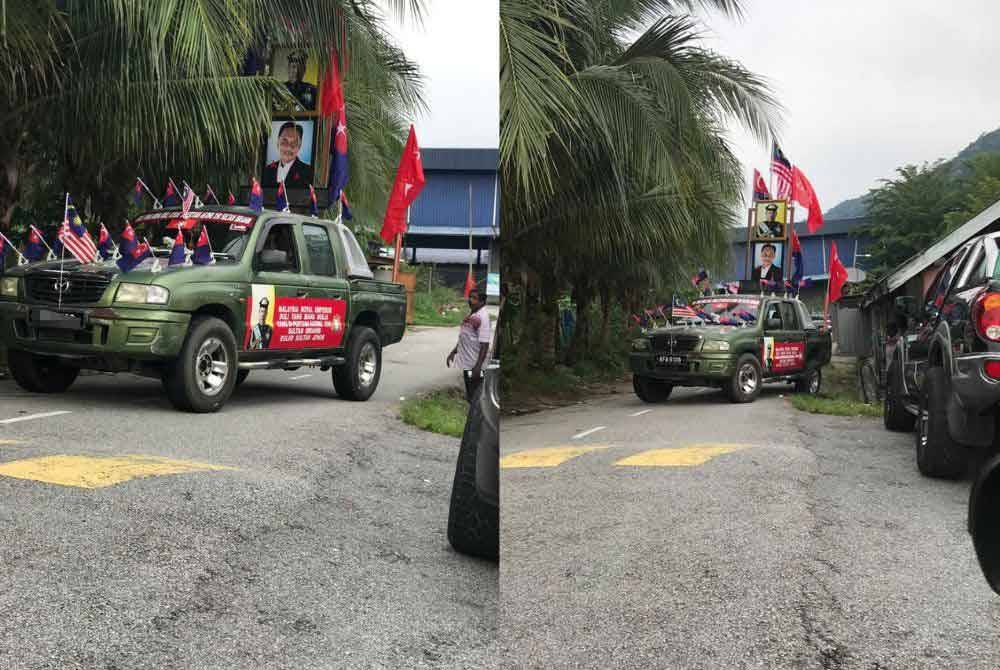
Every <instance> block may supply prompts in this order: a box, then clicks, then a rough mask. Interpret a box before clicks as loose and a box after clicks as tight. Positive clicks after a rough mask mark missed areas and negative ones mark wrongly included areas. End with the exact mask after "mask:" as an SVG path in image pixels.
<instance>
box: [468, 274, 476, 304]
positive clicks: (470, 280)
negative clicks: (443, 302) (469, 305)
mask: <svg viewBox="0 0 1000 670" xmlns="http://www.w3.org/2000/svg"><path fill="white" fill-rule="evenodd" d="M474 288H476V278H475V277H473V276H472V270H471V269H470V270H469V274H467V275H466V276H465V297H466V298H468V297H469V294H470V293H472V289H474Z"/></svg>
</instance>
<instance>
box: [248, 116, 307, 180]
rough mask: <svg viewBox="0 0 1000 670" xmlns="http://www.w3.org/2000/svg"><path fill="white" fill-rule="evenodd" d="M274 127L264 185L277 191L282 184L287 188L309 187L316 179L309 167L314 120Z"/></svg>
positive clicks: (278, 124)
mask: <svg viewBox="0 0 1000 670" xmlns="http://www.w3.org/2000/svg"><path fill="white" fill-rule="evenodd" d="M271 125H272V132H271V139H270V140H269V141H268V147H267V159H268V161H269V162H268V163H267V165H265V166H264V171H263V174H262V175H261V179H260V184H261V186H265V187H271V188H275V187H277V186H278V182H279V181H282V182H285V188H309V185H310V184H312V180H313V167H312V165H310V164H309V162H310V160H311V159H312V135H313V121H283V122H282V121H275V122H273V123H272V124H271ZM275 130H276V131H277V132H275Z"/></svg>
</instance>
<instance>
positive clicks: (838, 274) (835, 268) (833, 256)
mask: <svg viewBox="0 0 1000 670" xmlns="http://www.w3.org/2000/svg"><path fill="white" fill-rule="evenodd" d="M846 283H847V268H845V267H844V264H843V263H841V262H840V256H838V255H837V243H836V242H830V285H829V287H828V291H827V295H828V296H829V299H830V302H837V301H838V300H840V296H841V295H843V293H842V291H843V288H844V284H846Z"/></svg>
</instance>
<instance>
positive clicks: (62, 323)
mask: <svg viewBox="0 0 1000 670" xmlns="http://www.w3.org/2000/svg"><path fill="white" fill-rule="evenodd" d="M38 324H39V325H40V326H42V327H43V328H67V329H69V330H81V329H82V328H83V318H82V317H81V316H80V315H79V314H64V313H62V312H53V311H52V310H49V309H40V310H38Z"/></svg>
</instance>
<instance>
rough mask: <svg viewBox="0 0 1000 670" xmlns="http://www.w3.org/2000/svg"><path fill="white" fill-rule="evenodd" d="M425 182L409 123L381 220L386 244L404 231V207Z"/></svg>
mask: <svg viewBox="0 0 1000 670" xmlns="http://www.w3.org/2000/svg"><path fill="white" fill-rule="evenodd" d="M425 183H427V180H426V179H424V166H423V163H421V161H420V147H418V146H417V135H416V133H414V132H413V126H412V125H411V126H410V136H409V137H408V138H407V139H406V148H405V149H403V156H402V158H400V159H399V169H398V170H397V171H396V181H395V182H393V184H392V193H391V194H390V195H389V205H388V206H387V207H386V210H385V219H384V220H383V221H382V232H381V235H382V239H383V240H385V242H386V243H387V244H388V243H391V242H392V241H393V240H395V239H396V235H399V234H402V233H405V232H406V208H407V207H409V206H410V205H411V204H412V203H413V201H414V200H416V199H417V196H418V195H420V191H421V189H423V187H424V184H425Z"/></svg>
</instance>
